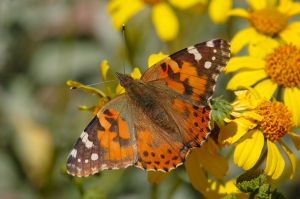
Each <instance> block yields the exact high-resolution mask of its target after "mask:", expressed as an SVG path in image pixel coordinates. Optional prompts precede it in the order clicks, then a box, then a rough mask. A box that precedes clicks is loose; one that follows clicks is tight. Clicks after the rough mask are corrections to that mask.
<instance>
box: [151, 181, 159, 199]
mask: <svg viewBox="0 0 300 199" xmlns="http://www.w3.org/2000/svg"><path fill="white" fill-rule="evenodd" d="M157 194H158V185H157V184H151V199H157V198H158V197H157Z"/></svg>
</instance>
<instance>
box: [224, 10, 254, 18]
mask: <svg viewBox="0 0 300 199" xmlns="http://www.w3.org/2000/svg"><path fill="white" fill-rule="evenodd" d="M228 15H230V16H237V17H243V18H245V19H248V18H249V16H250V14H249V12H248V11H247V10H245V9H242V8H234V9H232V10H230V11H229V12H228Z"/></svg>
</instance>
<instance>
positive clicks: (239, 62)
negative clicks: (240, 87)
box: [224, 56, 266, 73]
mask: <svg viewBox="0 0 300 199" xmlns="http://www.w3.org/2000/svg"><path fill="white" fill-rule="evenodd" d="M265 64H266V63H265V61H264V60H263V59H257V58H254V57H251V56H241V57H233V58H231V59H230V60H229V62H228V64H227V66H226V67H225V69H224V71H225V72H226V73H229V72H233V71H236V70H238V69H242V68H246V69H263V68H265Z"/></svg>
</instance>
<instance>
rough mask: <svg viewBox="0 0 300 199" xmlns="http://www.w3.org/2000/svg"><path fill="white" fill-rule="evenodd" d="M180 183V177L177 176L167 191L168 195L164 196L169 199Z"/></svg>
mask: <svg viewBox="0 0 300 199" xmlns="http://www.w3.org/2000/svg"><path fill="white" fill-rule="evenodd" d="M181 184H182V179H181V178H177V179H176V180H175V181H174V183H173V184H172V186H171V188H170V190H169V192H168V195H167V197H166V198H169V199H171V198H172V196H173V195H174V193H175V192H176V191H177V188H178V187H179V186H180V185H181Z"/></svg>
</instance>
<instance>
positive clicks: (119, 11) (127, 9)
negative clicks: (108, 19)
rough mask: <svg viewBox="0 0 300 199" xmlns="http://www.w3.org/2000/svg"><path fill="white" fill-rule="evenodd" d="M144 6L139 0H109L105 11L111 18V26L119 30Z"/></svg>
mask: <svg viewBox="0 0 300 199" xmlns="http://www.w3.org/2000/svg"><path fill="white" fill-rule="evenodd" d="M143 6H144V3H143V1H141V0H130V2H128V1H125V0H111V1H109V3H108V6H107V9H108V12H109V13H110V14H111V16H112V21H113V25H114V26H115V27H116V28H121V27H122V25H123V24H124V23H126V21H127V20H128V19H129V18H130V17H132V16H133V15H135V14H136V13H137V12H138V11H140V10H141V9H142V8H143Z"/></svg>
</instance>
